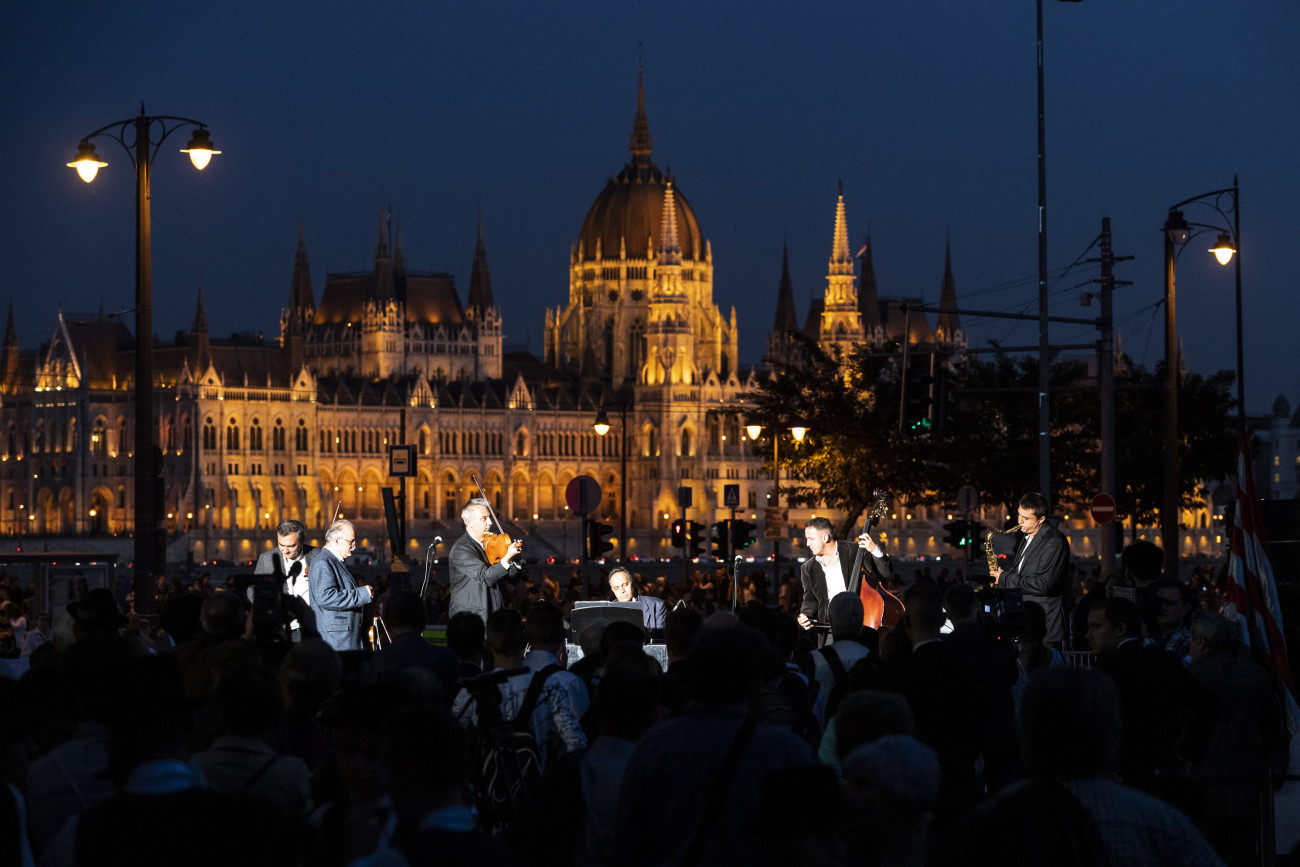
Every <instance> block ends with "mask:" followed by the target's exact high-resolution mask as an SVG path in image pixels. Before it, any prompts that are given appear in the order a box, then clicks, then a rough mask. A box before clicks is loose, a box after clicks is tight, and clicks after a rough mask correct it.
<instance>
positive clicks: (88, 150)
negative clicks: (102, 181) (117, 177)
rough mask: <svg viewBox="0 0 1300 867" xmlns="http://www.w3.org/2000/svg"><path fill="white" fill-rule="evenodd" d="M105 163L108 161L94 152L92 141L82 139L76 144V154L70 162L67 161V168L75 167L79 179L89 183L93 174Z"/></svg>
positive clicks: (97, 172) (93, 176) (93, 177)
mask: <svg viewBox="0 0 1300 867" xmlns="http://www.w3.org/2000/svg"><path fill="white" fill-rule="evenodd" d="M106 165H108V163H106V162H103V161H101V160H100V159H99V154H97V153H95V145H94V143H93V142H88V141H83V142H82V143H81V144H80V145H78V146H77V155H76V156H75V157H74V158H73V160H72V162H70V163H68V168H70V169H76V170H77V174H79V175H81V179H82V180H83V181H85V182H86V183H90V182H91V181H93V180H94V179H95V175H97V174H99V170H100V169H102V168H104V166H106Z"/></svg>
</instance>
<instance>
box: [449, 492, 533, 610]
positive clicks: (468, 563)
mask: <svg viewBox="0 0 1300 867" xmlns="http://www.w3.org/2000/svg"><path fill="white" fill-rule="evenodd" d="M460 517H461V520H462V521H464V522H465V535H463V536H461V537H460V538H459V539H457V540H456V541H455V543H454V544H453V545H452V546H451V551H450V552H449V553H448V555H447V564H448V568H449V570H450V571H451V607H450V608H449V609H448V616H449V617H455V616H456V615H457V614H459V613H460V612H461V611H472V612H474V613H475V614H477V615H478V616H479V617H481V618H483V622H484V623H487V618H488V615H489V614H491V613H492V612H493V611H498V610H500V608H501V589H500V588H499V587H498V586H497V585H498V584H500V583H501V579H502V578H505V577H506V576H508V575H517V574H518V573H519V563H518V557H519V552H520V551H521V550H523V543H522V542H521V541H519V540H517V539H516V540H515V541H514V542H512V543H511V544H510V547H509V548H507V549H506V554H505V556H504V557H502V558H501V560H500V561H499V562H497V563H489V562H488V556H487V552H486V551H485V550H483V540H484V538H486V536H487V534H488V530H489V529H490V528H491V523H492V517H491V512H489V511H488V503H487V500H484V499H481V498H475V499H473V500H470V501H469V502H468V503H466V504H465V508H463V509H461V510H460Z"/></svg>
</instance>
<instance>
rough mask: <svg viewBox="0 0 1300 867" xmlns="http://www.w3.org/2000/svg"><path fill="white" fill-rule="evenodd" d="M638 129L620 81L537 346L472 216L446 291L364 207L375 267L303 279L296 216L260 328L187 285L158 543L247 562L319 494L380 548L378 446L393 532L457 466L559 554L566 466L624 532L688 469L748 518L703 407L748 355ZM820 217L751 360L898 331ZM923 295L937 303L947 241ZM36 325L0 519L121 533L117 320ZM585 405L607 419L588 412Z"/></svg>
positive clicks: (318, 522) (750, 503) (125, 397)
mask: <svg viewBox="0 0 1300 867" xmlns="http://www.w3.org/2000/svg"><path fill="white" fill-rule="evenodd" d="M651 141H652V140H651V134H650V130H649V127H648V124H647V121H646V112H645V103H644V92H643V90H642V89H641V88H640V87H638V93H637V108H636V115H635V121H634V125H633V130H632V134H631V141H630V151H631V152H630V159H629V160H628V161H627V163H626V164H625V165H624V166H623V169H622V171H620V172H619V173H618V174H617V175H616V176H614V177H612V178H610V179H609V180H608V182H607V183H606V184H605V187H604V189H602V190H601V191H600V193H599V194H598V195H597V196H596V198H595V201H594V202H593V203H592V205H591V207H590V208H589V209H588V211H587V214H586V217H585V218H584V219H583V220H582V223H581V227H580V229H579V231H578V234H577V237H576V240H575V241H574V242H573V244H572V248H571V251H570V255H569V295H568V298H567V299H563V303H561V304H560V305H559V306H557V307H555V308H553V309H550V310H548V311H547V314H546V322H545V351H544V357H543V358H541V359H538V358H536V357H534V356H531V355H529V354H527V353H523V352H519V353H515V352H511V353H506V352H503V347H502V328H503V323H502V318H501V316H502V314H501V310H500V308H499V307H498V306H497V304H496V302H495V300H494V297H493V287H492V281H491V278H490V274H489V268H488V257H487V252H486V246H485V244H484V239H483V229H482V223H481V222H480V225H479V232H478V240H477V243H476V246H475V249H474V254H473V268H472V271H471V276H470V280H469V286H468V292H467V293H466V294H465V295H464V296H462V295H461V294H460V290H459V289H458V288H457V286H456V285H455V283H454V281H453V279H452V277H451V275H449V274H445V273H429V272H419V271H415V270H412V269H410V268H408V266H407V264H406V259H405V256H404V254H403V250H402V243H401V237H400V231H399V232H398V233H397V234H396V235H395V236H394V235H392V234H391V233H390V232H389V231H387V230H386V229H385V228H383V227H382V226H381V228H380V231H379V236H378V239H377V241H376V243H375V254H374V265H373V267H372V268H371V269H370V270H368V271H365V272H361V273H345V274H330V275H328V276H327V277H326V279H325V282H324V285H323V286H322V287H321V289H320V292H319V295H317V293H316V290H315V287H314V286H313V283H312V278H311V272H310V269H309V266H308V254H307V246H306V242H305V238H304V235H303V233H302V232H301V231H300V233H299V237H298V244H297V251H296V253H295V256H294V263H293V277H292V281H291V283H290V285H289V287H288V291H287V293H286V296H287V301H288V303H287V305H286V306H285V307H284V309H283V311H282V313H281V317H280V322H279V334H278V338H276V339H263V338H262V337H261V336H260V335H259V336H247V335H243V336H241V335H236V336H233V337H231V338H229V339H217V338H214V337H213V336H212V335H211V334H210V333H209V329H208V323H207V319H206V316H205V312H204V299H203V296H202V294H201V293H200V294H199V296H198V298H197V300H196V309H195V315H194V319H193V323H192V324H191V326H190V328H189V330H188V331H187V332H183V333H179V334H177V335H176V337H175V338H174V339H173V340H172V341H170V342H168V341H161V342H156V343H155V349H154V371H155V376H156V383H155V389H154V400H155V412H154V418H155V419H156V423H157V431H156V437H157V442H158V443H159V445H160V447H161V449H162V452H163V456H164V457H163V477H164V486H165V487H164V494H163V505H162V508H161V510H160V513H161V514H162V515H163V516H164V519H165V525H166V528H167V530H168V531H169V533H170V534H171V535H170V537H169V538H171V539H172V542H171V546H170V547H169V560H172V561H176V560H184V559H185V558H186V556H187V555H192V556H193V557H194V559H196V560H211V559H230V560H246V559H251V557H253V556H255V555H256V554H257V553H258V552H260V551H261V550H263V549H264V548H265V547H266V545H267V544H269V539H270V537H271V534H272V531H273V528H274V527H275V526H276V524H277V523H278V522H279V521H280V520H281V519H284V518H296V519H298V520H301V521H303V522H304V523H306V524H307V526H308V527H309V528H310V531H309V535H311V536H313V537H319V536H320V535H321V533H322V531H323V528H324V526H325V525H326V524H327V523H328V522H329V520H330V518H331V517H332V515H333V514H334V512H335V510H336V509H338V510H340V511H341V514H343V515H345V516H347V517H348V518H350V519H353V520H355V521H356V522H357V523H358V527H359V529H360V530H361V533H360V534H359V535H361V536H362V537H363V539H362V541H363V544H365V543H368V544H370V545H372V546H374V547H375V548H380V547H381V542H382V540H384V539H385V538H386V534H385V532H384V529H383V528H384V508H383V500H382V489H383V488H385V487H397V486H399V482H398V481H397V480H394V479H392V478H390V477H389V475H388V448H389V446H390V445H393V444H397V443H407V444H410V445H413V446H414V447H415V449H416V475H415V477H413V478H411V479H410V480H408V482H407V485H406V491H407V497H406V500H405V510H406V518H407V526H408V535H409V536H411V537H412V542H411V546H412V551H413V552H414V551H415V550H416V546H417V545H419V544H421V540H423V543H426V544H427V541H428V540H429V539H431V538H432V537H433V535H434V534H435V533H439V534H442V535H447V533H448V532H450V533H451V534H452V535H455V533H456V532H458V528H459V514H460V507H461V505H462V504H463V503H464V502H465V501H466V500H468V499H469V498H470V497H471V496H475V495H476V491H475V486H474V483H473V482H472V481H471V474H476V475H477V476H478V477H479V479H480V480H481V482H482V484H483V487H484V489H485V490H486V493H487V495H488V497H489V499H490V501H491V502H492V504H493V507H494V508H495V509H496V511H497V514H498V516H499V517H500V518H501V519H502V521H503V522H504V523H505V524H506V529H507V531H508V532H511V533H512V534H514V533H524V534H528V535H530V536H534V537H536V538H538V539H540V540H541V541H542V545H540V546H535V545H530V551H529V554H530V556H538V557H545V556H547V555H548V554H553V555H554V556H556V557H558V558H565V557H576V556H579V553H580V551H581V542H580V539H581V531H580V525H579V524H578V523H577V522H576V521H574V520H566V519H568V518H570V517H571V515H570V513H569V511H568V509H567V506H566V504H565V490H566V487H567V486H568V484H569V482H570V481H571V480H572V479H573V478H574V477H575V476H579V475H587V476H591V477H593V478H595V479H596V480H597V481H599V482H600V485H601V488H602V502H601V507H600V509H599V517H600V519H601V520H602V521H605V522H608V523H610V524H612V525H614V526H615V527H618V526H619V525H620V523H621V522H620V517H623V518H625V520H626V526H627V527H628V534H627V535H628V539H627V549H626V551H627V553H628V554H633V555H642V556H669V555H671V554H672V553H674V551H673V550H671V549H670V548H669V544H670V543H669V539H668V537H669V533H670V531H669V525H670V523H671V521H672V520H673V519H674V518H676V517H678V516H679V515H680V512H681V510H680V509H679V507H678V505H677V495H678V488H679V487H682V486H687V487H690V488H691V489H692V501H693V502H692V507H691V508H690V510H689V511H688V514H687V517H689V518H690V519H692V520H696V521H699V522H701V523H705V524H709V523H713V522H714V521H715V520H718V519H721V518H725V517H729V516H730V510H729V508H726V507H725V506H724V501H723V498H724V486H725V485H728V484H732V485H738V486H739V489H740V503H739V511H740V513H741V514H742V515H743V516H744V517H746V518H747V519H751V520H755V519H756V520H757V521H758V523H759V526H760V531H759V533H760V536H761V534H762V519H763V513H764V512H763V507H764V506H765V505H767V498H768V495H769V493H770V490H771V486H772V482H771V478H770V474H769V472H770V471H769V468H768V467H766V466H765V465H764V463H763V461H762V460H761V459H760V458H759V457H758V456H757V455H755V454H752V453H751V449H750V443H748V442H747V441H746V439H745V435H744V429H743V427H742V426H741V425H742V423H743V419H739V418H737V417H736V416H735V415H730V416H724V415H718V414H716V413H713V412H710V411H711V410H718V409H722V408H726V407H731V406H734V405H735V404H736V403H737V400H738V397H739V395H740V394H741V393H742V392H744V391H746V390H750V389H752V388H754V387H755V386H756V382H757V378H758V377H761V376H764V375H766V373H765V371H764V370H763V369H762V368H755V367H752V366H751V367H748V368H746V367H742V366H741V364H740V363H739V358H738V353H737V346H738V343H739V341H738V336H737V329H736V313H735V308H734V307H733V308H731V309H729V310H727V311H724V310H722V309H720V307H719V305H718V304H717V302H716V301H715V299H714V296H713V277H714V272H713V267H714V266H713V250H712V247H711V245H710V242H709V239H708V237H707V236H706V235H705V234H704V229H703V227H702V226H701V225H700V223H699V221H698V220H697V218H696V215H695V212H694V210H693V209H692V208H691V206H690V204H689V203H688V201H687V198H686V196H685V194H684V191H683V190H682V189H680V188H679V187H678V186H677V184H676V182H675V180H674V178H673V177H672V176H671V175H669V174H665V173H664V172H663V171H661V170H660V169H659V167H658V166H657V165H656V164H655V162H654V160H653V159H652V148H651ZM830 234H831V257H830V263H829V269H828V274H827V278H826V286H825V291H824V294H823V297H822V298H817V299H815V300H814V302H813V305H812V309H811V310H810V311H809V312H808V315H807V317H806V319H805V321H804V322H803V323H802V324H801V323H799V322H798V321H797V316H796V310H795V301H794V294H793V289H792V286H791V282H790V278H789V270H788V266H787V267H785V268H784V269H783V274H782V276H781V279H780V281H779V283H778V286H777V292H776V293H774V294H775V296H776V316H775V320H774V327H773V330H772V333H771V337H770V338H769V341H768V354H769V356H774V357H780V356H781V355H782V354H783V353H787V352H793V351H797V347H795V346H794V345H793V344H792V343H791V341H790V340H789V337H788V334H789V332H790V331H792V330H802V331H804V332H805V333H808V334H809V335H811V336H813V337H814V338H816V339H817V340H819V341H820V342H821V343H822V344H823V345H827V346H831V345H839V346H842V347H843V346H847V345H849V344H852V343H855V342H863V341H866V342H881V343H883V342H884V341H886V340H889V339H896V338H898V337H900V336H901V334H902V330H903V328H904V327H905V326H904V321H903V317H902V314H901V313H899V312H897V308H898V304H897V303H896V302H897V300H901V299H894V302H895V303H891V304H887V303H885V300H884V299H882V298H881V297H879V296H878V293H877V287H876V283H875V278H874V273H873V270H872V264H871V249H870V244H869V243H868V244H867V246H866V249H865V254H864V255H862V256H861V258H862V266H861V275H860V277H857V278H855V275H854V270H855V261H856V259H855V257H854V255H853V254H852V253H851V250H850V242H849V234H848V228H847V220H846V215H845V206H844V198H843V195H840V197H839V199H838V201H837V202H836V204H835V212H834V225H833V227H832V231H831V233H830ZM557 300H560V299H557ZM911 300H913V301H914V302H916V303H919V301H920V299H911ZM940 303H941V305H942V306H944V307H948V308H955V307H956V298H955V290H954V288H953V280H952V273H951V267H950V265H948V264H947V263H946V268H945V275H944V280H943V283H942V286H941V300H940ZM891 310H893V311H894V312H892V313H891V312H890V311H891ZM24 326H25V327H27V328H32V327H34V326H33V324H31V323H24ZM48 327H49V326H48V325H47V326H44V328H48ZM907 327H908V328H909V329H910V332H911V333H910V334H909V335H908V336H909V339H911V340H912V341H915V342H918V343H936V342H937V343H942V344H946V345H949V346H956V345H960V344H961V343H963V342H964V337H963V335H962V333H961V329H960V324H959V323H958V322H957V318H956V315H955V314H942V315H940V316H939V317H938V320H937V322H936V323H935V325H934V326H933V328H932V327H931V325H930V323H929V322H927V321H925V318H924V317H922V316H917V315H913V316H912V317H910V318H909V324H908V326H907ZM40 330H44V329H43V328H42V329H40ZM46 333H48V339H45V341H44V343H43V344H42V345H41V346H40V348H39V349H37V350H23V349H21V348H20V347H19V343H18V339H17V331H16V326H15V323H14V321H13V311H12V306H11V308H10V311H9V318H8V322H7V327H6V331H5V337H4V346H3V353H2V355H0V535H5V536H46V537H49V536H70V535H83V536H84V535H90V536H95V535H99V536H105V537H111V536H113V535H115V534H117V535H119V536H123V537H124V536H125V534H128V533H130V531H131V527H132V497H133V484H132V481H131V479H132V475H131V474H132V471H133V468H132V463H133V462H132V454H131V449H132V443H133V441H134V437H133V431H132V426H133V419H134V413H133V399H134V394H135V390H134V383H133V370H134V366H133V353H134V351H135V341H134V338H133V335H132V334H131V333H130V331H129V330H128V329H127V328H126V326H125V325H123V324H122V323H121V322H119V321H117V320H115V319H103V318H97V317H93V316H92V317H73V316H68V317H66V318H65V316H64V314H63V312H62V311H61V310H60V311H59V312H58V313H57V315H55V316H54V317H53V327H52V329H51V331H49V332H46ZM602 408H604V409H605V410H606V412H607V417H608V418H609V420H610V423H611V425H612V428H611V430H610V431H609V433H608V434H607V435H606V436H598V435H597V434H596V432H595V430H594V428H593V422H594V421H595V419H596V416H597V414H598V412H600V410H601V409H602ZM624 419H625V421H626V436H625V437H623V436H622V435H621V434H622V432H621V431H620V427H621V426H622V425H623V423H624ZM623 441H625V442H626V443H627V454H626V455H623V454H621V453H620V443H621V442H623ZM624 467H626V472H627V479H626V487H627V505H626V509H627V513H626V515H625V516H620V515H619V509H620V507H621V495H622V494H621V490H622V483H623V480H622V479H621V478H620V473H621V472H622V471H623V468H624ZM751 515H752V516H753V518H751ZM802 521H803V516H802V515H796V514H791V515H790V516H789V522H788V524H787V526H786V527H785V529H784V532H783V538H785V539H787V540H789V539H791V538H794V537H801V536H802V529H801V528H802ZM562 540H563V541H562ZM919 544H920V545H921V546H922V549H920V550H918V553H943V552H942V551H941V550H939V549H937V548H935V547H934V546H935V543H934V541H933V539H930V541H929V544H928V547H929V548H930V549H931V550H925V547H927V546H926V542H925V538H924V537H922V538H921V540H920V541H919ZM762 547H764V546H761V543H760V548H762ZM547 548H549V550H544V549H547ZM562 549H563V550H562ZM756 553H758V551H756Z"/></svg>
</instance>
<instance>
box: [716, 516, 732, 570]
mask: <svg viewBox="0 0 1300 867" xmlns="http://www.w3.org/2000/svg"><path fill="white" fill-rule="evenodd" d="M730 544H731V522H730V521H719V522H718V523H716V524H714V525H713V556H714V557H716V558H717V559H719V560H726V559H727V557H728V556H729V552H728V550H727V546H728V545H730Z"/></svg>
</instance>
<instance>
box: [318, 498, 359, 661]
mask: <svg viewBox="0 0 1300 867" xmlns="http://www.w3.org/2000/svg"><path fill="white" fill-rule="evenodd" d="M356 546H357V530H356V528H355V527H353V526H352V522H351V521H345V520H343V519H339V520H337V521H335V522H334V523H333V524H330V528H329V529H328V530H326V531H325V547H324V548H323V549H321V552H320V554H319V556H317V557H316V559H315V560H314V561H312V564H311V570H310V571H309V572H308V574H307V578H308V581H309V582H310V587H311V591H310V592H311V610H312V613H313V614H315V615H316V628H317V629H318V630H320V635H321V638H323V639H325V643H326V644H328V645H329V646H330V647H332V648H334V649H335V650H337V651H339V652H343V651H347V650H363V649H364V648H365V634H366V629H365V621H364V618H363V617H362V613H363V611H364V609H365V607H366V603H368V602H370V600H372V599H374V598H375V591H374V590H373V589H372V588H371V587H369V586H367V585H364V584H363V585H361V586H359V587H358V586H357V582H356V580H355V579H354V578H353V577H352V573H351V572H349V571H348V567H347V566H346V565H344V563H343V561H344V560H346V559H347V558H348V556H349V555H350V554H351V553H352V549H353V548H355V547H356Z"/></svg>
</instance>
